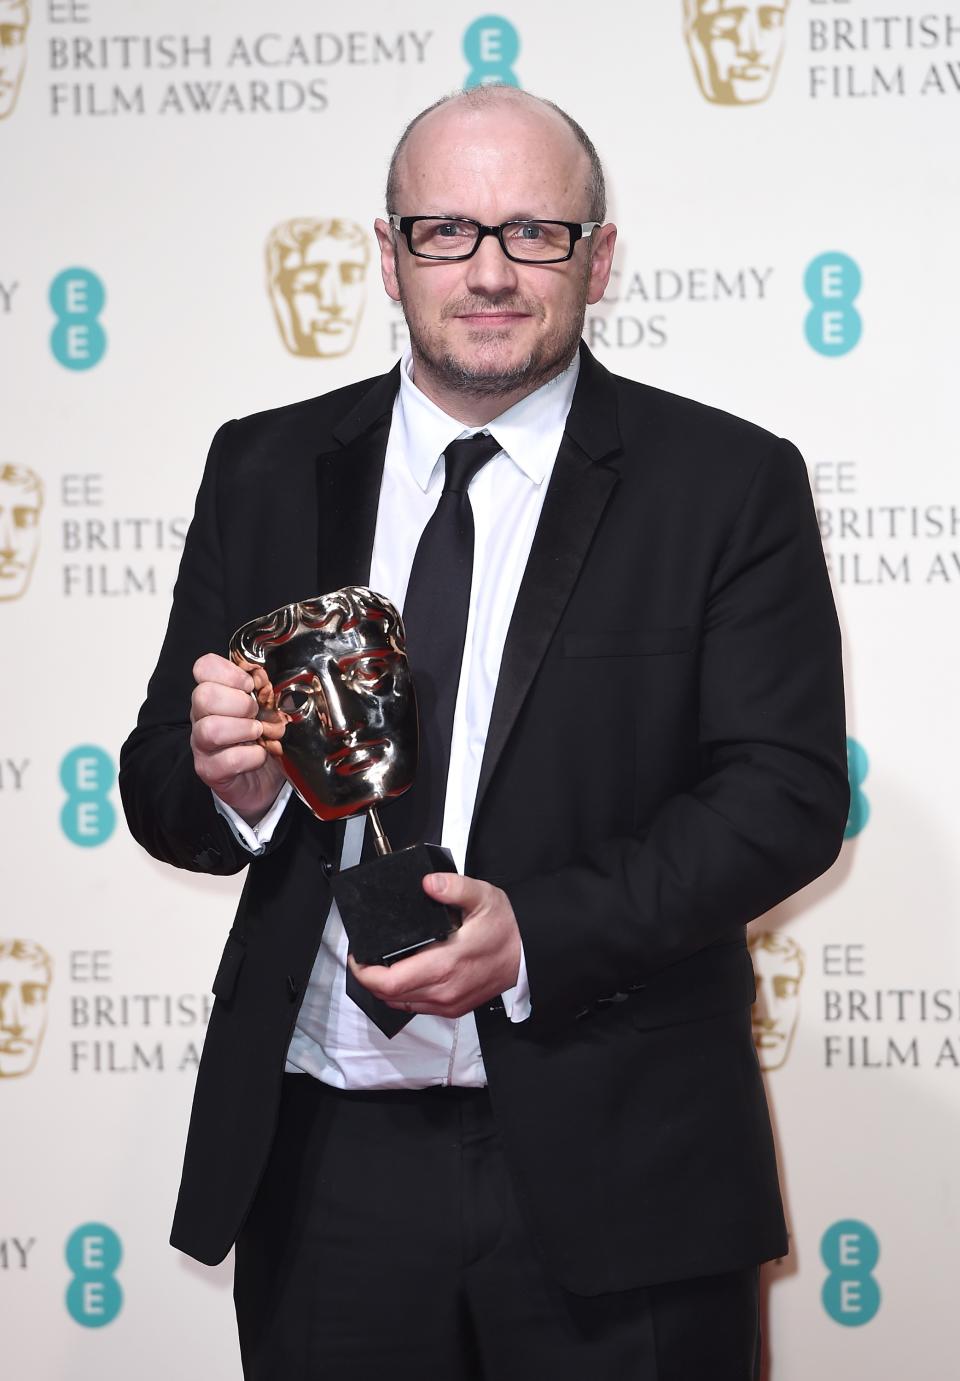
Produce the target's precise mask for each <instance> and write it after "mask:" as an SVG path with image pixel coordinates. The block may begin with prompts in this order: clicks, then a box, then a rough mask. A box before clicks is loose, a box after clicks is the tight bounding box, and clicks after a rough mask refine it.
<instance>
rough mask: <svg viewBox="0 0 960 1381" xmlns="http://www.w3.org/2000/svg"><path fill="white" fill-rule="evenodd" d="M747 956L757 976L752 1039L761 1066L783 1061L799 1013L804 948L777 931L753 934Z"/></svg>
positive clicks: (773, 1065) (777, 1065) (768, 1066)
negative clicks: (749, 957) (750, 959)
mask: <svg viewBox="0 0 960 1381" xmlns="http://www.w3.org/2000/svg"><path fill="white" fill-rule="evenodd" d="M750 956H751V958H752V959H753V972H754V975H755V976H756V980H757V1000H756V1002H755V1003H754V1004H753V1043H754V1045H755V1046H756V1048H757V1058H758V1060H759V1061H760V1068H761V1069H763V1070H771V1069H779V1068H780V1066H781V1065H784V1064H786V1062H787V1057H788V1055H789V1054H790V1046H791V1045H792V1044H793V1036H794V1032H795V1031H796V1029H797V1018H798V1017H799V1015H800V984H801V983H802V982H803V950H802V949H801V948H800V946H799V945H798V944H797V942H796V940H791V939H790V936H789V935H783V934H781V932H780V931H776V930H771V931H768V932H766V933H765V934H761V935H755V936H753V938H752V939H751V941H750Z"/></svg>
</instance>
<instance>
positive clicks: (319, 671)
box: [230, 585, 418, 820]
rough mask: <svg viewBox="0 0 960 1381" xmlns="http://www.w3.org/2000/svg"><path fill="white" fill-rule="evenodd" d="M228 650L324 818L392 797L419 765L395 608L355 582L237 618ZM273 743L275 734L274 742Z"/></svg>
mask: <svg viewBox="0 0 960 1381" xmlns="http://www.w3.org/2000/svg"><path fill="white" fill-rule="evenodd" d="M230 655H231V657H232V658H233V660H234V661H235V662H236V663H237V665H238V666H242V667H244V668H245V669H246V670H247V671H250V672H251V673H252V674H253V676H254V682H255V684H258V691H257V697H258V699H259V701H260V705H261V711H260V718H261V719H262V720H264V721H265V723H266V724H267V725H268V728H269V726H270V725H271V723H272V724H273V725H274V726H279V734H278V735H277V736H276V738H278V739H279V740H280V744H279V746H280V753H279V758H280V762H281V765H282V766H283V770H284V772H285V773H286V774H287V776H288V777H289V779H290V781H291V782H292V783H293V785H294V787H295V788H296V790H297V792H298V794H299V795H300V797H301V798H302V799H303V800H304V801H305V802H306V804H307V805H308V806H309V807H310V809H311V810H312V811H313V812H314V814H315V815H316V816H318V817H319V819H321V820H341V819H343V818H344V817H346V816H349V815H356V814H357V812H358V811H361V810H364V809H366V808H367V807H368V806H375V805H378V804H379V803H380V802H381V801H384V800H386V799H387V798H389V797H392V796H399V795H400V794H401V793H402V792H404V791H406V789H407V788H408V787H409V786H410V785H411V784H412V782H413V778H414V775H415V773H416V770H417V746H418V738H417V702H416V697H415V695H414V691H413V682H412V680H411V677H410V670H409V667H408V664H407V655H406V652H405V651H404V637H403V624H402V623H401V621H400V615H399V614H398V613H397V611H396V609H395V608H394V607H393V605H392V604H391V603H390V601H389V600H387V599H384V597H383V596H382V595H377V594H374V592H373V591H372V590H368V589H365V588H364V587H363V586H360V585H349V586H347V587H346V588H345V589H343V590H335V591H334V592H333V594H329V595H319V596H318V597H317V598H316V599H309V600H303V601H302V602H301V603H299V604H286V605H284V606H283V608H282V609H277V610H274V612H273V613H272V614H267V615H265V616H264V617H263V618H259V619H253V620H252V621H251V622H250V623H246V624H244V626H243V627H242V628H241V629H239V630H238V631H237V632H236V633H235V634H234V635H233V637H232V638H231V640H230ZM275 741H276V740H275Z"/></svg>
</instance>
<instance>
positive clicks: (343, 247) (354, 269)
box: [267, 217, 370, 358]
mask: <svg viewBox="0 0 960 1381" xmlns="http://www.w3.org/2000/svg"><path fill="white" fill-rule="evenodd" d="M369 258H370V244H369V241H368V239H367V236H366V234H365V232H364V231H363V230H362V229H361V227H360V226H359V225H357V224H356V223H355V222H354V221H345V220H337V219H332V220H313V219H309V218H307V217H300V218H298V219H296V220H292V221H284V222H283V223H282V224H280V225H277V226H275V227H274V228H273V230H271V232H270V235H269V237H268V239H267V287H268V289H269V292H270V301H271V303H272V304H273V313H274V316H275V317H276V319H277V325H278V326H279V328H280V334H281V336H282V337H283V343H284V345H285V346H286V347H287V349H288V350H289V351H290V352H291V353H292V354H294V355H303V356H307V357H308V358H310V357H312V358H316V357H318V356H319V357H321V358H325V357H332V356H335V355H345V354H346V353H347V351H348V350H349V349H350V348H351V346H352V345H353V343H354V340H355V339H356V334H357V327H358V326H359V324H360V317H361V315H362V313H363V303H364V297H365V295H366V277H367V263H368V261H369Z"/></svg>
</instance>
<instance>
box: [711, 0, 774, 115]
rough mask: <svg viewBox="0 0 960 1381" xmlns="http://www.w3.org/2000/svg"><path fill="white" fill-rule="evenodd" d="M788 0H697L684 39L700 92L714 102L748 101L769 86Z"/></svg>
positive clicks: (759, 97)
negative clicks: (767, 0)
mask: <svg viewBox="0 0 960 1381" xmlns="http://www.w3.org/2000/svg"><path fill="white" fill-rule="evenodd" d="M787 4H788V0H779V3H773V4H761V3H758V0H697V5H696V9H697V15H696V18H695V20H694V22H693V24H692V26H691V28H690V29H689V31H688V42H689V45H690V51H691V54H692V56H693V60H694V65H695V67H696V70H697V76H698V78H699V81H700V85H701V88H702V90H703V94H704V95H705V96H706V97H707V99H708V100H710V101H715V102H717V103H718V104H720V105H754V104H756V103H757V102H759V101H765V100H766V99H767V97H768V96H769V95H770V92H771V90H772V88H773V82H774V78H775V77H776V74H777V67H778V66H779V63H780V57H781V55H782V52H783V37H784V27H783V26H784V21H785V18H786V11H787Z"/></svg>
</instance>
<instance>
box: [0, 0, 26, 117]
mask: <svg viewBox="0 0 960 1381" xmlns="http://www.w3.org/2000/svg"><path fill="white" fill-rule="evenodd" d="M29 23H30V7H29V5H28V4H26V3H24V0H0V120H2V119H4V117H5V116H7V115H9V114H10V113H11V111H12V110H13V108H14V106H15V105H16V103H17V93H18V92H19V90H20V82H21V79H22V78H23V69H24V67H25V65H26V61H27V26H28V25H29Z"/></svg>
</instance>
